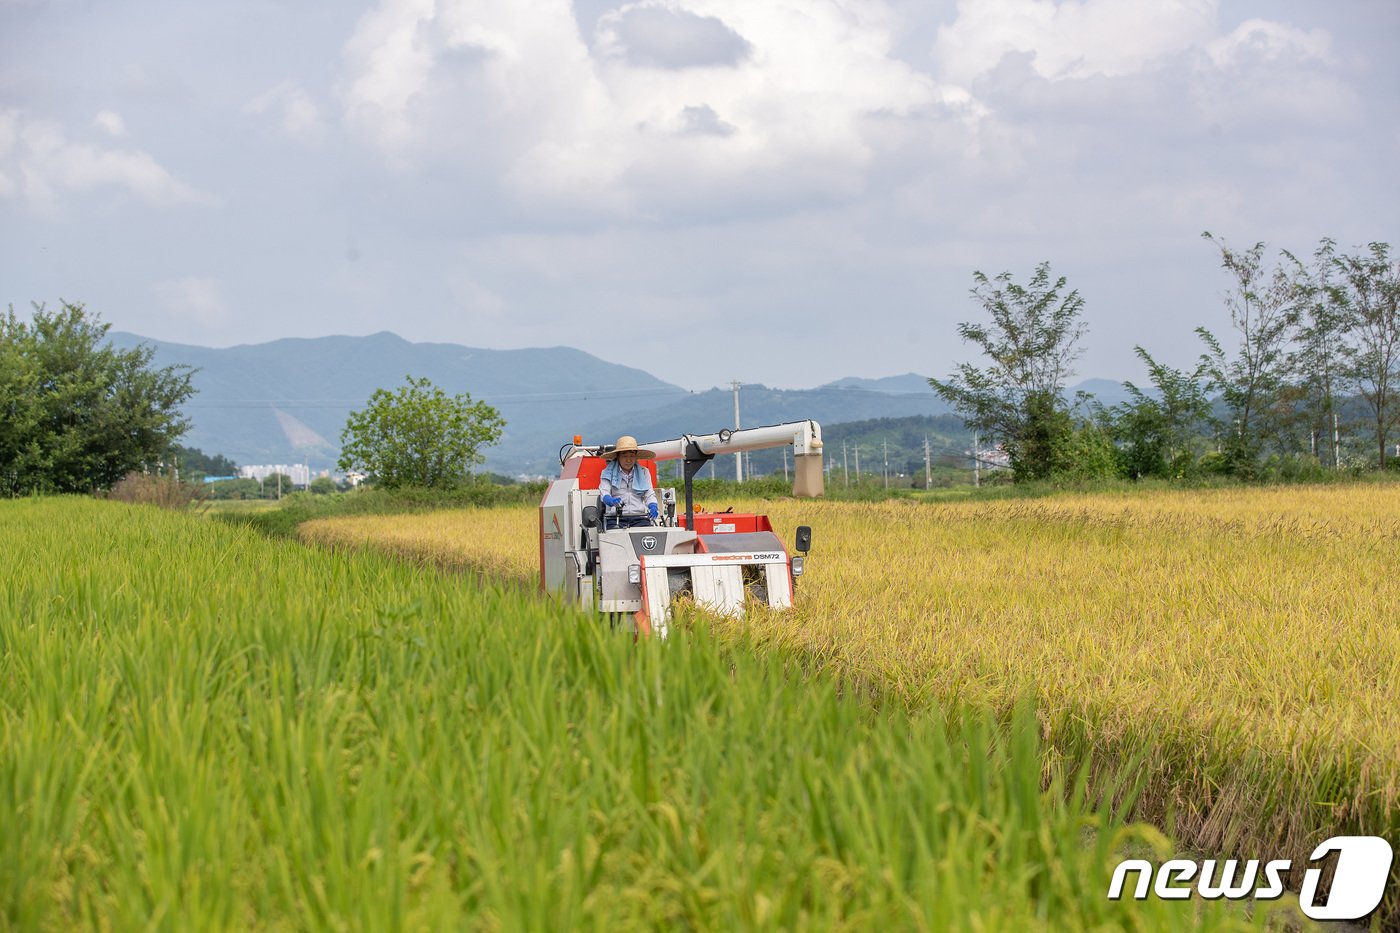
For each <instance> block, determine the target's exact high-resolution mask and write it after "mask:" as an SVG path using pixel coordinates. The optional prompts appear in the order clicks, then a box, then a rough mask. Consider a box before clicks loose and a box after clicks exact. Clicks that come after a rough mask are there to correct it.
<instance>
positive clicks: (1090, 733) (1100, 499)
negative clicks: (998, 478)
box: [304, 485, 1400, 919]
mask: <svg viewBox="0 0 1400 933" xmlns="http://www.w3.org/2000/svg"><path fill="white" fill-rule="evenodd" d="M731 504H732V505H734V506H735V507H736V508H737V509H738V510H740V511H748V510H752V511H759V512H765V513H767V514H768V515H769V516H770V517H771V518H772V519H773V521H774V525H775V527H776V528H777V529H779V532H780V534H781V535H782V536H783V537H784V538H785V539H786V540H789V541H790V540H791V536H792V531H793V529H794V528H795V527H796V526H797V525H798V524H804V523H805V524H810V525H811V526H812V527H813V534H814V546H813V550H812V552H811V555H810V558H809V560H808V563H807V575H806V576H804V577H803V578H802V581H801V585H800V588H799V591H798V602H799V606H798V608H797V609H796V610H795V611H794V612H792V613H790V614H786V615H782V614H769V615H760V616H751V617H750V618H749V619H747V620H745V621H744V622H743V623H741V624H739V625H737V626H734V625H728V626H727V625H726V624H724V623H716V625H717V627H719V629H720V631H721V633H723V632H724V631H725V630H726V628H727V629H728V630H730V634H737V632H736V631H735V630H741V631H742V633H743V637H744V638H745V639H749V640H751V641H752V642H754V643H756V644H757V645H758V646H759V647H760V649H763V648H768V649H774V650H779V651H783V652H789V653H792V654H795V655H798V656H801V657H803V658H806V659H807V660H808V662H809V663H811V664H813V665H815V666H817V667H819V668H822V669H827V670H832V671H836V672H839V673H840V674H841V675H842V676H845V677H849V678H853V679H855V680H857V681H859V682H860V683H862V684H864V685H866V686H868V687H869V688H870V689H871V690H872V691H873V692H874V693H876V694H877V695H889V694H892V695H897V696H899V697H902V698H904V699H905V700H907V701H908V703H909V705H911V706H913V707H915V708H918V707H920V706H925V705H929V704H936V705H944V706H948V705H953V706H980V707H988V708H992V709H999V710H1006V709H1008V708H1010V707H1011V706H1012V705H1014V703H1015V702H1016V700H1017V698H1018V697H1020V696H1023V695H1024V694H1026V693H1030V694H1033V695H1034V696H1035V697H1036V699H1037V703H1038V706H1039V716H1040V718H1041V720H1042V721H1043V725H1044V728H1045V730H1046V734H1047V736H1048V742H1049V747H1050V749H1051V750H1052V751H1053V753H1054V754H1056V755H1059V756H1062V757H1063V758H1064V759H1065V760H1070V761H1086V760H1087V761H1094V762H1099V763H1113V762H1121V761H1122V760H1123V759H1124V756H1126V755H1130V754H1133V753H1134V750H1138V749H1147V750H1148V751H1147V753H1146V754H1147V756H1148V757H1147V766H1148V770H1149V773H1150V780H1149V784H1148V786H1147V789H1146V791H1145V793H1144V794H1143V795H1142V797H1141V798H1140V800H1139V802H1138V806H1137V808H1136V810H1135V814H1136V815H1137V816H1138V817H1140V818H1143V819H1147V820H1151V821H1152V822H1154V823H1155V824H1157V825H1160V826H1164V827H1168V828H1169V829H1170V830H1171V832H1172V833H1173V834H1174V835H1175V838H1177V839H1178V840H1179V841H1180V842H1181V843H1183V844H1185V845H1188V846H1191V847H1193V848H1195V849H1197V850H1200V851H1205V852H1213V853H1222V854H1231V855H1236V856H1238V857H1242V858H1248V857H1260V856H1262V855H1265V854H1267V855H1268V857H1286V858H1292V859H1303V858H1306V856H1307V855H1308V854H1309V852H1310V851H1311V849H1312V847H1313V846H1314V845H1316V844H1317V843H1318V842H1320V841H1322V840H1324V839H1326V838H1328V837H1330V836H1332V835H1338V834H1349V833H1355V834H1366V835H1381V836H1385V837H1386V838H1388V839H1391V840H1396V841H1400V486H1397V485H1364V486H1361V485H1359V486H1329V487H1312V488H1301V487H1290V488H1278V489H1248V490H1221V491H1199V492H1153V493H1148V494H1104V495H1068V496H1062V497H1055V498H1050V499H1041V500H1007V501H997V502H985V503H958V504H946V505H934V504H919V503H914V502H909V501H894V502H883V503H872V504H857V503H838V502H821V501H799V500H791V499H782V500H774V501H769V502H743V501H736V502H733V503H730V502H722V503H711V505H712V507H715V508H723V507H726V506H728V505H731ZM535 521H536V519H535V513H534V511H533V510H531V509H524V508H516V509H502V510H490V511H463V512H449V513H439V514H434V515H427V516H411V517H407V516H405V517H381V518H374V519H362V520H344V521H342V520H332V521H328V522H324V523H315V524H312V525H310V526H304V534H305V536H306V537H307V539H308V540H314V541H320V542H327V543H337V544H352V545H363V544H371V545H373V546H375V547H378V548H383V549H387V550H390V551H393V552H397V553H400V554H404V555H409V556H414V557H418V558H421V559H428V560H432V561H436V562H439V563H443V564H449V565H454V564H455V565H460V566H471V567H478V568H485V569H486V571H487V572H488V573H490V574H496V575H506V576H513V577H514V578H516V579H518V580H522V581H531V580H533V579H534V577H535V574H536V560H537V558H536V550H535V548H536V545H535V534H536V531H535ZM1397 871H1400V869H1397ZM1397 880H1400V879H1397ZM1398 889H1400V884H1396V883H1392V885H1391V886H1390V893H1389V900H1388V901H1387V905H1388V906H1387V908H1386V909H1387V911H1389V913H1388V916H1390V917H1391V918H1392V919H1393V918H1395V917H1396V916H1397V913H1396V896H1397V890H1398Z"/></svg>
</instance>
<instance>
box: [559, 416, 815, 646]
mask: <svg viewBox="0 0 1400 933" xmlns="http://www.w3.org/2000/svg"><path fill="white" fill-rule="evenodd" d="M789 444H790V445H792V446H793V448H794V452H795V454H796V457H795V460H796V462H797V479H796V481H795V483H794V489H793V494H794V495H799V496H814V495H816V496H819V495H821V494H822V469H821V447H822V443H821V428H820V426H818V425H817V424H816V422H813V421H801V422H793V423H791V424H784V425H770V426H767V427H762V428H749V429H746V430H738V431H721V432H719V433H717V434H707V435H698V436H695V435H686V436H685V437H682V438H678V439H676V440H670V441H662V442H659V443H654V444H642V445H639V446H640V447H641V448H642V449H644V450H649V451H651V452H652V453H654V454H655V460H643V461H641V462H639V464H638V467H637V468H639V469H648V470H650V471H651V472H652V479H653V484H654V483H655V479H656V477H655V467H654V466H653V464H654V463H655V462H656V461H661V460H674V459H683V460H684V461H685V489H686V503H685V504H686V508H685V511H684V512H682V513H679V514H678V511H677V502H676V495H675V490H673V489H657V498H658V501H659V502H660V505H661V510H660V511H661V515H660V517H659V518H658V519H656V520H655V521H654V522H652V523H650V524H647V525H641V526H633V527H621V528H609V529H605V528H604V525H605V523H606V522H607V520H608V516H605V515H604V514H603V508H602V506H601V504H600V502H599V493H598V483H599V477H600V475H601V473H602V470H603V466H604V462H605V461H604V459H603V454H605V453H608V452H609V450H610V448H609V447H608V446H606V445H599V446H593V447H587V446H584V445H583V444H582V439H581V438H575V439H574V443H573V444H571V445H566V446H565V448H564V449H563V450H562V451H561V455H560V472H559V478H558V479H555V480H553V481H552V482H551V483H550V484H549V487H548V488H547V489H546V490H545V494H544V498H543V499H542V500H541V502H540V528H539V534H540V585H541V587H542V588H543V589H544V590H546V591H547V592H551V593H557V594H559V596H560V597H561V598H562V599H564V601H566V602H569V603H572V604H575V605H577V606H579V607H580V608H582V609H585V610H590V611H597V612H602V613H607V614H609V615H610V616H611V617H612V618H613V619H615V620H621V621H622V622H623V624H624V625H625V626H626V627H627V628H630V629H633V630H635V631H641V632H655V633H656V634H658V635H660V636H662V637H665V635H666V630H667V627H668V624H669V622H670V618H671V605H672V603H673V601H674V600H676V599H677V598H679V597H681V596H686V597H688V598H689V599H691V600H692V601H693V602H694V603H695V604H696V605H697V606H701V607H703V608H705V609H707V610H709V611H711V612H716V613H721V614H725V615H742V614H743V612H744V608H745V606H746V605H747V604H749V603H750V602H751V601H755V602H760V603H762V604H763V605H767V606H770V607H772V608H775V609H787V608H790V607H791V606H792V605H793V599H794V593H795V589H796V578H797V577H798V576H800V575H801V573H802V570H803V561H804V557H803V556H796V557H794V556H792V555H790V554H789V553H788V550H787V548H786V547H785V546H784V545H783V543H782V541H781V539H779V538H778V536H777V535H776V534H774V533H773V529H772V526H771V524H770V523H769V521H768V518H767V516H763V515H748V514H742V515H741V514H734V513H730V512H724V513H716V512H709V513H702V514H700V515H696V514H695V512H694V509H693V507H692V497H691V492H690V480H691V477H692V476H693V475H694V472H695V471H696V470H698V469H699V467H700V466H702V465H703V464H704V463H706V462H708V461H709V460H710V459H712V458H713V457H714V456H716V455H717V454H727V453H738V452H741V451H746V450H759V449H763V448H767V447H777V446H786V445H789ZM810 539H811V531H810V529H807V528H806V527H803V528H800V529H798V546H797V549H798V550H800V551H803V552H804V553H805V551H806V550H807V548H808V547H809V546H810Z"/></svg>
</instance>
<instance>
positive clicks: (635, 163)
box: [0, 0, 1400, 390]
mask: <svg viewBox="0 0 1400 933" xmlns="http://www.w3.org/2000/svg"><path fill="white" fill-rule="evenodd" d="M1398 47H1400V3H1395V2H1392V0H1327V2H1321V0H1319V2H1300V0H1291V2H1290V0H1269V2H1264V0H1063V2H1055V0H956V2H953V0H948V2H943V0H925V2H914V0H642V2H634V3H615V2H610V0H575V2H574V3H572V4H570V3H569V2H565V0H489V2H487V0H380V2H345V0H333V2H332V0H201V2H199V3H189V2H183V0H102V2H96V0H0V307H3V306H4V305H7V304H8V305H13V306H14V308H15V310H16V311H17V312H18V313H21V314H26V313H27V312H28V311H29V309H30V305H31V303H32V302H45V303H47V304H48V305H49V306H50V307H52V306H55V305H57V303H58V302H59V301H60V300H66V301H72V302H82V303H83V304H85V305H86V306H87V308H88V309H89V310H90V311H92V312H94V313H96V314H98V315H99V316H100V317H101V319H102V320H103V321H104V322H106V323H108V324H110V325H112V327H113V328H114V329H116V330H123V331H130V332H134V333H138V334H142V335H144V336H148V337H153V338H157V339H160V340H166V341H174V342H180V343H191V344H198V345H202V346H232V345H235V344H244V343H261V342H264V341H269V340H275V339H278V338H281V337H315V336H323V335H328V334H370V333H375V332H378V331H384V330H390V331H393V332H394V333H397V334H399V335H400V336H402V337H405V338H407V339H409V340H412V341H423V342H444V343H459V344H465V345H468V346H475V347H490V348H502V349H505V348H516V347H548V346H571V347H577V348H579V349H581V350H585V351H587V352H589V353H592V354H594V355H596V356H599V357H601V358H603V359H606V360H610V361H613V362H618V363H625V364H627V365H631V366H636V367H638V368H641V369H644V370H646V371H648V372H650V373H653V374H655V375H657V376H659V377H660V378H662V379H665V380H667V381H669V382H673V383H676V384H679V385H682V386H684V387H686V388H690V389H696V390H699V389H705V388H709V387H712V386H717V385H727V384H728V383H729V381H730V380H734V379H737V380H739V381H741V382H747V383H762V384H765V385H768V386H773V387H780V388H806V387H811V386H815V385H819V384H821V383H825V382H829V381H831V380H834V379H837V378H840V377H845V376H862V377H881V376H889V375H895V374H900V373H906V372H917V373H920V374H922V375H939V376H942V375H947V374H948V373H950V372H951V371H952V368H953V367H954V366H955V365H956V363H958V362H960V361H963V360H975V359H977V353H976V349H975V348H974V347H971V346H969V345H967V344H964V343H962V342H960V340H959V338H958V335H957V325H958V323H959V322H961V321H973V320H981V319H983V316H984V315H983V312H982V311H981V310H980V308H979V307H978V305H977V304H976V303H975V302H974V301H973V299H972V298H971V296H970V294H969V292H970V289H971V288H972V286H973V284H974V282H973V273H974V272H975V271H978V270H980V271H982V272H984V273H986V274H987V275H989V276H994V275H996V274H998V273H1001V272H1009V273H1011V275H1012V277H1013V278H1014V279H1015V280H1016V281H1020V282H1024V281H1026V280H1028V279H1029V278H1030V276H1031V274H1032V273H1033V271H1034V269H1035V266H1036V265H1037V264H1038V263H1040V262H1042V261H1048V262H1049V263H1050V265H1051V269H1052V271H1053V273H1054V274H1055V275H1057V276H1059V275H1063V276H1065V277H1066V279H1067V283H1068V288H1073V289H1077V290H1078V291H1079V293H1080V294H1081V296H1082V297H1083V298H1084V301H1085V306H1084V321H1085V323H1086V325H1087V332H1086V334H1085V336H1084V338H1083V341H1082V344H1081V345H1082V349H1083V355H1082V356H1081V358H1080V359H1079V361H1078V365H1077V371H1078V375H1079V376H1080V377H1084V378H1088V377H1099V378H1111V379H1124V378H1128V379H1135V380H1142V378H1143V372H1142V369H1141V366H1140V364H1139V363H1138V361H1137V360H1136V358H1135V357H1134V355H1133V347H1134V346H1135V345H1141V346H1143V347H1145V348H1146V349H1147V350H1148V351H1149V352H1151V353H1152V354H1153V355H1154V356H1156V357H1157V358H1158V359H1159V360H1162V361H1164V362H1167V363H1169V364H1172V365H1176V366H1186V365H1188V364H1190V363H1192V362H1193V361H1194V360H1195V358H1196V357H1197V355H1198V354H1199V352H1200V349H1201V348H1200V345H1199V342H1198V340H1197V338H1196V337H1195V336H1194V333H1193V331H1194V329H1195V328H1196V327H1198V326H1206V327H1209V328H1211V329H1212V330H1215V331H1216V332H1217V333H1223V332H1226V331H1228V330H1229V326H1230V325H1229V317H1228V311H1227V310H1226V306H1225V302H1224V298H1223V293H1224V291H1225V290H1226V289H1227V288H1228V286H1229V281H1228V279H1227V277H1226V275H1225V273H1224V272H1223V271H1222V270H1221V269H1220V253H1219V249H1218V247H1216V246H1214V245H1212V243H1211V242H1209V241H1206V240H1204V239H1202V237H1201V234H1202V232H1203V231H1207V230H1209V231H1211V232H1212V233H1213V234H1215V235H1216V236H1217V237H1220V238H1223V240H1224V241H1225V242H1226V243H1227V244H1228V245H1230V246H1238V247H1247V246H1250V245H1253V244H1254V243H1255V242H1259V241H1264V242H1266V243H1268V244H1269V246H1270V251H1271V252H1270V255H1271V256H1277V250H1278V249H1280V248H1282V249H1288V250H1290V251H1292V252H1294V253H1297V254H1299V255H1301V256H1304V257H1306V256H1307V255H1309V254H1311V252H1312V250H1313V249H1315V248H1316V246H1317V244H1318V242H1319V240H1320V239H1321V238H1323V237H1331V238H1333V239H1335V240H1336V241H1337V242H1338V243H1339V244H1340V245H1341V246H1342V247H1343V248H1344V249H1348V250H1349V249H1352V248H1356V247H1360V246H1363V245H1364V244H1366V243H1369V242H1371V241H1376V240H1381V241H1385V242H1390V243H1396V244H1400V230H1397V229H1396V227H1397V217H1400V185H1397V183H1396V171H1395V169H1396V166H1397V165H1400V56H1397V55H1396V54H1395V51H1394V50H1395V49H1396V48H1398Z"/></svg>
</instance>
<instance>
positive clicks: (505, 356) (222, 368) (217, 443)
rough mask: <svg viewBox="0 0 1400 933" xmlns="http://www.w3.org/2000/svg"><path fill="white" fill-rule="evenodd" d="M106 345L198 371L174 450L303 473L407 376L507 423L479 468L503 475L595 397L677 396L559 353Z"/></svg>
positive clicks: (562, 434)
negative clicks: (180, 444) (371, 401)
mask: <svg viewBox="0 0 1400 933" xmlns="http://www.w3.org/2000/svg"><path fill="white" fill-rule="evenodd" d="M109 339H110V341H111V342H112V344H113V345H115V346H118V347H131V346H135V345H137V344H141V343H144V344H149V345H150V346H151V347H153V348H154V349H155V351H156V352H155V358H154V362H155V364H156V365H158V366H169V365H174V364H182V365H187V366H193V367H196V368H197V369H198V372H196V373H195V375H194V379H193V383H194V386H195V388H196V389H197V390H198V393H197V394H196V395H195V397H194V398H193V399H192V400H191V401H190V402H189V404H188V405H187V406H186V408H185V412H186V414H187V415H188V416H189V417H190V418H191V420H192V421H193V426H192V428H191V429H190V432H189V433H188V434H187V435H186V436H185V438H184V443H185V444H186V445H188V446H190V447H198V448H200V449H201V450H203V451H205V452H206V453H210V454H213V453H221V454H224V455H225V456H228V457H231V458H232V459H233V460H235V461H236V462H238V463H239V464H254V463H300V462H302V461H303V460H305V461H307V462H309V463H310V464H311V466H312V467H313V468H319V469H325V468H328V467H331V466H333V465H334V463H335V460H336V458H337V457H338V456H339V454H340V432H341V430H342V429H343V428H344V427H345V420H346V418H347V417H348V416H349V414H350V412H351V411H352V410H355V409H358V408H363V407H364V405H365V402H366V401H367V400H368V398H369V396H370V394H371V393H373V392H374V390H375V389H378V388H385V389H393V388H395V387H397V386H400V385H403V384H404V377H405V376H407V375H410V374H411V375H414V376H426V377H427V378H429V379H431V380H432V381H433V382H434V383H435V384H436V385H438V386H439V387H441V388H442V389H443V390H445V391H447V392H450V393H453V394H456V393H459V392H470V393H471V395H472V398H473V399H478V400H484V401H486V402H488V403H489V404H491V405H494V406H495V407H496V408H498V409H499V410H500V411H501V413H502V415H504V416H505V418H506V422H507V425H506V430H505V435H504V437H503V438H502V440H501V443H500V444H499V445H498V446H496V447H494V448H492V449H491V451H490V457H489V460H488V463H487V465H486V466H487V468H488V469H492V470H497V471H500V472H512V473H513V472H516V471H517V470H518V469H519V466H518V464H519V463H520V461H522V460H524V459H529V458H533V457H537V456H538V455H539V454H540V453H541V450H540V445H541V438H542V437H548V438H549V439H550V440H551V442H553V443H554V448H553V449H556V450H557V449H558V445H559V444H560V443H562V440H560V439H561V438H562V439H567V437H569V436H572V434H573V433H574V431H575V430H577V428H578V426H579V425H580V424H582V423H583V422H585V421H587V420H589V419H591V418H593V417H595V415H596V412H597V411H598V410H599V408H600V407H601V405H602V403H603V402H604V401H605V400H608V401H609V403H610V404H615V405H617V406H619V407H621V408H624V409H626V410H646V409H647V408H650V407H654V406H658V405H663V404H666V403H667V402H669V401H672V400H674V399H677V398H679V397H681V396H684V395H685V394H687V393H686V390H685V389H682V388H680V387H679V386H675V385H672V384H671V383H668V382H663V381H662V380H660V379H657V378H656V377H655V376H652V375H650V374H648V373H645V372H643V371H641V370H640V369H633V368H631V367H627V366H620V365H617V364H614V363H608V362H605V361H603V360H600V359H598V358H597V357H594V356H590V355H589V354H587V353H583V352H582V351H579V350H574V349H571V348H568V347H552V348H545V349H528V350H484V349H479V348H475V347H464V346H458V345H455V344H441V343H410V342H408V341H407V340H404V339H403V338H401V337H398V336H395V335H394V334H391V333H379V334H373V335H370V336H368V337H318V338H311V339H299V338H298V339H287V340H276V341H273V342H271V343H264V344H254V345H247V346H238V347H228V348H225V349H211V348H209V347H195V346H187V345H184V344H175V343H165V342H163V341H158V340H152V339H150V338H147V337H140V336H137V335H135V334H126V333H112V334H110V335H109Z"/></svg>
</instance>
